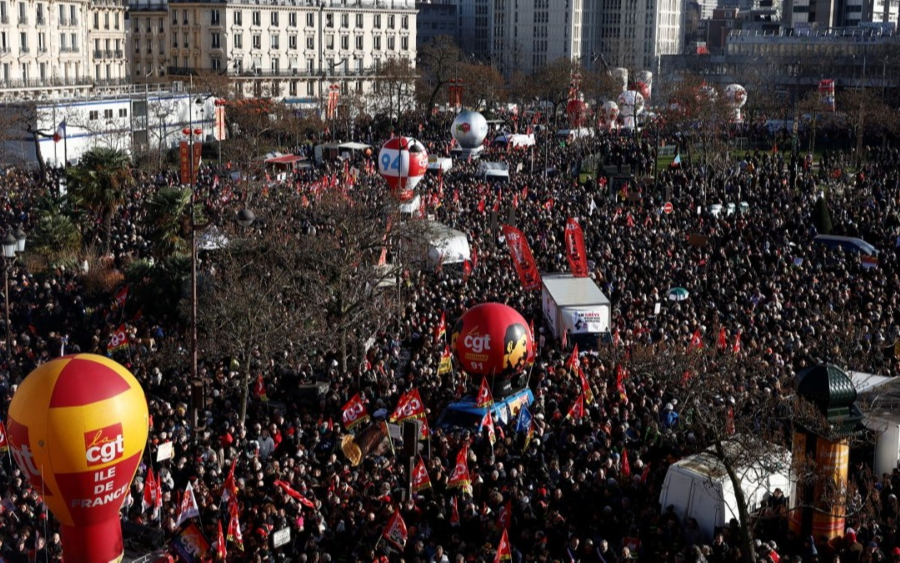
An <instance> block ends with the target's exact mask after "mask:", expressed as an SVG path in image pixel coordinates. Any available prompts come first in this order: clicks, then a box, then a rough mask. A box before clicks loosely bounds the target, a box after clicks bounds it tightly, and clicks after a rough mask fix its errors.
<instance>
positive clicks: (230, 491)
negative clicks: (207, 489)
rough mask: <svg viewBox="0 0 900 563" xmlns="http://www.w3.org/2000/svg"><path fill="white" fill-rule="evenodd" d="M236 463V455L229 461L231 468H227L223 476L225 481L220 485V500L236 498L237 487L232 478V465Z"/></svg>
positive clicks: (225, 500) (226, 500)
mask: <svg viewBox="0 0 900 563" xmlns="http://www.w3.org/2000/svg"><path fill="white" fill-rule="evenodd" d="M235 465H237V457H235V458H234V460H232V462H231V469H229V470H228V476H227V477H225V483H224V484H223V485H222V502H228V500H229V499H237V493H238V487H237V482H236V481H235V480H234V466H235Z"/></svg>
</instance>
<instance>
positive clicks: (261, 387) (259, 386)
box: [255, 374, 269, 402]
mask: <svg viewBox="0 0 900 563" xmlns="http://www.w3.org/2000/svg"><path fill="white" fill-rule="evenodd" d="M255 391H256V396H257V397H259V400H260V401H263V402H268V400H269V396H268V395H267V394H266V382H265V381H263V376H262V374H259V376H258V377H257V378H256V389H255Z"/></svg>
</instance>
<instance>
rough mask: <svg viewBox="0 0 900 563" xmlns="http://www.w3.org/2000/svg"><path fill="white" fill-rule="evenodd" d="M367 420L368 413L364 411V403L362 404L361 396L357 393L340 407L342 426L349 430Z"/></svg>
mask: <svg viewBox="0 0 900 563" xmlns="http://www.w3.org/2000/svg"><path fill="white" fill-rule="evenodd" d="M367 420H369V413H368V411H366V405H365V404H363V402H362V398H361V397H360V396H359V393H357V394H356V395H353V398H352V399H350V400H349V401H347V404H346V405H344V406H343V408H342V409H341V422H343V424H344V428H346V429H347V430H348V431H349V430H353V428H354V427H356V426H357V425H359V424H362V423H363V422H365V421H367Z"/></svg>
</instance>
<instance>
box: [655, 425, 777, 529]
mask: <svg viewBox="0 0 900 563" xmlns="http://www.w3.org/2000/svg"><path fill="white" fill-rule="evenodd" d="M728 446H730V447H739V446H736V443H734V442H733V443H731V444H728ZM769 447H771V449H772V451H773V452H774V453H773V455H772V456H768V457H767V459H765V460H759V461H757V462H756V463H754V464H752V465H749V466H745V467H736V468H735V470H736V471H737V474H738V475H739V476H740V478H741V479H740V480H741V489H742V490H743V492H744V498H745V499H746V501H747V510H748V512H749V513H751V514H752V513H754V512H756V511H757V510H759V508H760V506H761V504H762V501H764V500H767V499H768V498H769V496H770V495H771V494H772V493H774V492H775V489H781V491H782V492H783V493H784V494H785V497H787V496H788V495H789V494H790V491H791V480H790V468H791V454H790V453H789V452H788V451H787V450H785V449H784V448H780V447H778V446H775V445H770V446H769ZM659 503H660V505H662V507H663V508H664V509H665V508H668V507H669V506H671V507H673V508H674V511H675V514H677V515H678V517H679V518H680V519H681V521H682V522H684V521H685V520H686V519H688V518H694V519H695V520H697V523H698V524H699V526H700V529H701V530H703V532H704V533H705V534H706V537H707V539H711V538H712V535H713V534H714V533H715V530H716V529H717V528H720V527H723V526H726V525H727V524H728V523H729V522H730V521H731V519H732V518H734V519H735V520H737V521H738V523H741V518H740V514H739V510H738V505H737V499H736V497H735V494H734V486H733V485H732V484H731V479H730V478H729V477H728V473H727V472H726V470H725V466H724V465H723V464H722V462H720V461H719V460H718V459H717V458H716V457H715V456H713V455H712V453H711V452H708V451H707V452H701V453H699V454H696V455H692V456H689V457H686V458H684V459H682V460H680V461H678V462H677V463H674V464H672V465H670V466H669V470H668V472H667V473H666V478H665V481H663V486H662V491H661V492H660V494H659Z"/></svg>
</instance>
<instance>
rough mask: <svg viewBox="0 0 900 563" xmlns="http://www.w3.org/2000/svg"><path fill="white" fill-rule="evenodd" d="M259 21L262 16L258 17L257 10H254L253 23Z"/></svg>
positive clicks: (258, 23) (255, 23) (258, 22)
mask: <svg viewBox="0 0 900 563" xmlns="http://www.w3.org/2000/svg"><path fill="white" fill-rule="evenodd" d="M261 21H262V18H261V17H260V15H259V12H258V11H254V12H253V25H261V24H260V22H261Z"/></svg>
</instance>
